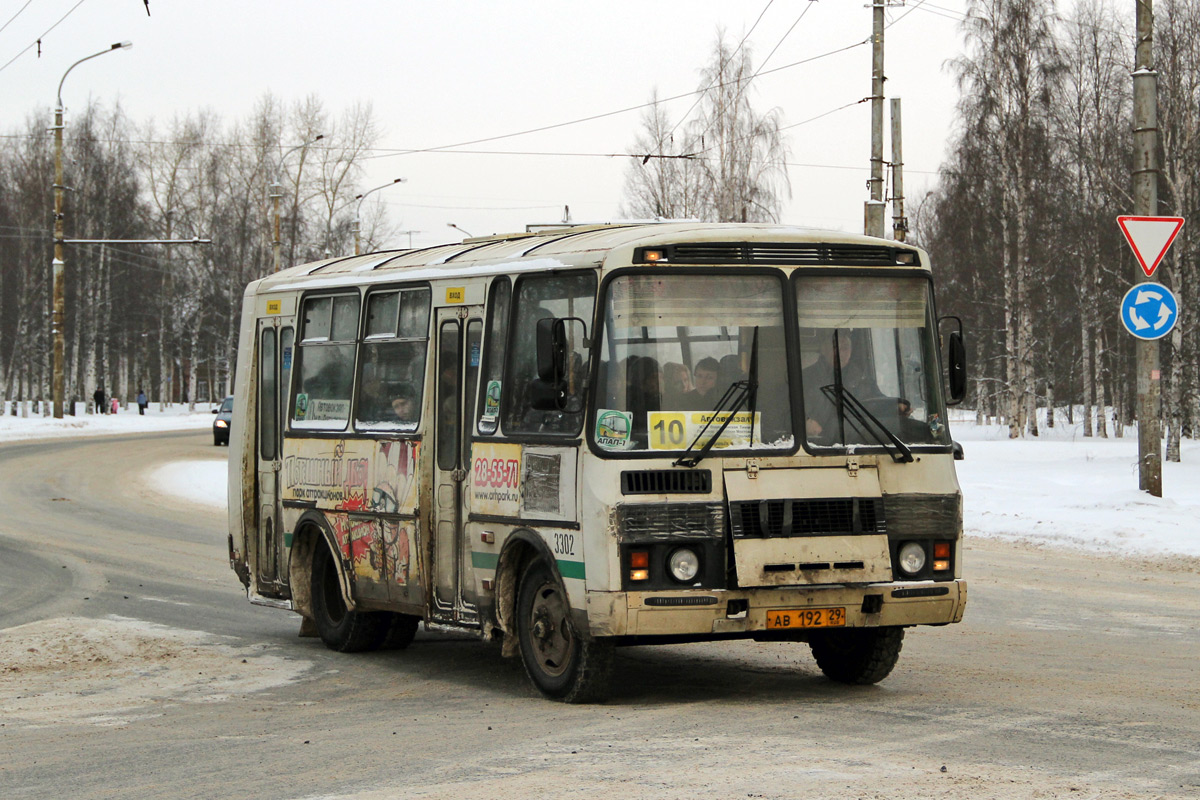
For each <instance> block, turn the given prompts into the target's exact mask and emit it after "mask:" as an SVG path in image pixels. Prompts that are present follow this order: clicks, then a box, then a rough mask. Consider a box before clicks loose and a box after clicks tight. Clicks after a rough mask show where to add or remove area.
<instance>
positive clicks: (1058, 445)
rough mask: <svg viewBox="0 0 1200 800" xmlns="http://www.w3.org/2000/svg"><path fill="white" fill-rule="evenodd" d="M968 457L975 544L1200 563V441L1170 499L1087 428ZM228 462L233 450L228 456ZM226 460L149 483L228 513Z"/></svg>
mask: <svg viewBox="0 0 1200 800" xmlns="http://www.w3.org/2000/svg"><path fill="white" fill-rule="evenodd" d="M211 424H212V415H211V413H209V412H208V411H207V410H201V408H200V407H197V411H196V412H195V413H191V414H189V413H187V410H186V406H175V407H174V408H172V409H168V410H167V411H165V412H164V413H159V412H157V411H156V410H155V409H154V407H152V408H151V411H150V412H149V413H148V414H147V415H146V416H144V417H141V416H139V415H138V414H137V412H136V410H135V411H134V412H132V413H129V412H122V413H120V414H117V415H115V416H113V415H104V416H95V415H91V416H84V415H81V416H78V417H75V418H73V419H69V420H68V419H65V420H54V419H44V418H41V417H38V418H28V419H22V418H20V417H11V416H6V417H0V441H3V440H11V439H30V438H37V437H46V436H70V435H76V436H80V435H82V436H87V435H114V434H121V433H133V432H143V431H153V430H173V429H193V428H202V429H203V428H207V427H208V426H209V425H211ZM952 432H953V434H954V438H955V439H956V440H958V441H959V442H961V443H962V444H963V446H964V449H965V451H966V460H965V461H960V462H958V465H957V467H958V476H959V482H960V483H961V484H962V489H963V495H964V507H965V510H964V514H965V526H966V533H967V536H981V537H992V538H999V539H1010V540H1017V541H1022V542H1026V543H1030V544H1036V545H1050V546H1062V547H1073V548H1081V549H1085V550H1090V551H1093V552H1100V553H1109V554H1119V555H1134V556H1151V557H1153V556H1163V555H1170V554H1178V555H1186V556H1192V557H1200V442H1196V441H1184V443H1183V448H1182V449H1183V460H1182V462H1181V463H1178V464H1175V463H1171V462H1164V463H1163V495H1164V496H1163V497H1162V498H1155V497H1151V496H1150V495H1148V494H1146V493H1144V492H1141V491H1139V490H1138V488H1137V482H1138V474H1137V435H1136V431H1135V430H1133V429H1129V430H1127V431H1126V435H1125V436H1124V438H1121V439H1116V438H1109V439H1099V438H1086V439H1085V438H1084V437H1083V433H1082V430H1081V428H1080V426H1078V425H1073V426H1072V425H1064V424H1061V423H1060V424H1059V425H1058V426H1056V427H1055V428H1053V429H1050V428H1044V427H1043V428H1042V431H1041V436H1039V437H1037V438H1032V437H1027V438H1024V439H1017V440H1010V439H1009V438H1008V429H1007V428H1004V427H1001V426H998V425H993V426H983V427H980V426H976V425H975V424H974V423H973V422H972V421H956V422H954V423H953V427H952ZM222 453H224V451H222ZM225 475H226V464H225V461H224V460H223V459H222V460H194V461H179V462H175V463H172V464H167V465H164V466H162V467H160V468H158V469H157V470H155V472H154V473H152V474H151V475H150V476H149V480H150V483H151V485H152V486H153V487H154V488H155V489H156V490H157V491H159V492H161V493H163V494H169V495H176V496H179V497H181V498H183V499H186V500H188V501H190V502H194V503H200V504H203V505H209V506H211V507H213V508H221V509H223V508H224V507H225V491H226V484H225Z"/></svg>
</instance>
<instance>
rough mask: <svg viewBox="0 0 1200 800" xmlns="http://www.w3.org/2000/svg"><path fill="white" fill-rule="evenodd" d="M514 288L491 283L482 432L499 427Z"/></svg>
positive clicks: (503, 282) (481, 401) (481, 385)
mask: <svg viewBox="0 0 1200 800" xmlns="http://www.w3.org/2000/svg"><path fill="white" fill-rule="evenodd" d="M511 298H512V286H511V285H510V284H509V282H508V278H505V277H499V278H496V280H495V281H493V282H492V290H491V296H490V297H489V299H488V322H487V348H486V350H485V352H484V359H483V371H482V373H481V379H480V383H479V394H480V397H479V406H478V408H479V432H480V433H483V434H489V433H495V432H496V429H497V428H498V427H499V426H500V398H501V397H502V396H503V394H504V392H503V387H504V353H505V351H506V350H507V349H508V309H509V305H510V300H511Z"/></svg>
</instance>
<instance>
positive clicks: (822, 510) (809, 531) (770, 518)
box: [729, 497, 887, 539]
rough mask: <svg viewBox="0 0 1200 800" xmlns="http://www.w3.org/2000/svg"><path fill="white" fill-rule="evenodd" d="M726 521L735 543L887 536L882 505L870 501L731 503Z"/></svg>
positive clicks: (860, 499)
mask: <svg viewBox="0 0 1200 800" xmlns="http://www.w3.org/2000/svg"><path fill="white" fill-rule="evenodd" d="M729 521H730V526H731V528H732V530H733V537H734V538H735V539H770V538H775V537H789V536H839V535H841V536H845V535H856V534H873V533H886V532H887V523H886V522H885V520H884V515H883V501H882V500H881V499H879V498H869V497H844V498H832V499H812V500H807V499H806V500H757V501H749V502H740V503H730V504H729Z"/></svg>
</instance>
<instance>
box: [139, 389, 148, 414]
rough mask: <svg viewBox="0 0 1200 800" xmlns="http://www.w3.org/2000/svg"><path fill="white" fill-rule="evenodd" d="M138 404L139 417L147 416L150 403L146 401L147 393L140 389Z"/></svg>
mask: <svg viewBox="0 0 1200 800" xmlns="http://www.w3.org/2000/svg"><path fill="white" fill-rule="evenodd" d="M137 404H138V415H140V416H143V417H144V416H146V406H148V405H150V401H149V400H147V399H146V393H145V392H143V391H142V390H141V389H138V396H137Z"/></svg>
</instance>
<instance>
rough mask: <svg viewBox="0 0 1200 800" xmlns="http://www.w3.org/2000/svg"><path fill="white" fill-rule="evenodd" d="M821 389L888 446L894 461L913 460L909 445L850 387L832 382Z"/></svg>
mask: <svg viewBox="0 0 1200 800" xmlns="http://www.w3.org/2000/svg"><path fill="white" fill-rule="evenodd" d="M821 391H822V392H823V393H824V394H825V396H826V397H828V398H829V402H831V403H834V404H835V405H837V406H838V408H839V410H841V411H848V412H849V413H850V416H852V417H854V419H855V420H857V421H858V423H859V425H861V426H862V430H863V431H865V432H866V433H869V434H870V435H871V438H872V439H874V440H875V441H877V442H879V444H881V445H882V446H883V447H885V448H887V451H888V453H889V454H890V455H891V456H892V461H897V462H904V463H908V462H910V461H912V460H913V454H912V450H911V449H909V446H908V445H906V444H905V443H904V442H903V441H902V440H901V439H900V437H898V436H896V434H894V433H892V431H891V429H890V428H888V426H887V425H884V424H883V423H882V422H880V420H879V417H877V416H875V415H874V414H872V413H871V412H870V411H869V410H868V409H867V407H866V406H865V405H863V402H862V401H861V400H859V399H858V398H857V397H855V396H854V394H853V393H852V392H851V391H850V390H849V389H847V388H846V387H845V386H841V385H836V386H835V385H833V384H830V385H829V386H822V387H821ZM872 425H874V427H872ZM844 429H845V426H843V433H842V441H843V442H845V440H846V435H845V430H844ZM881 432H882V433H881ZM889 445H890V446H889ZM893 447H894V449H893Z"/></svg>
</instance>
